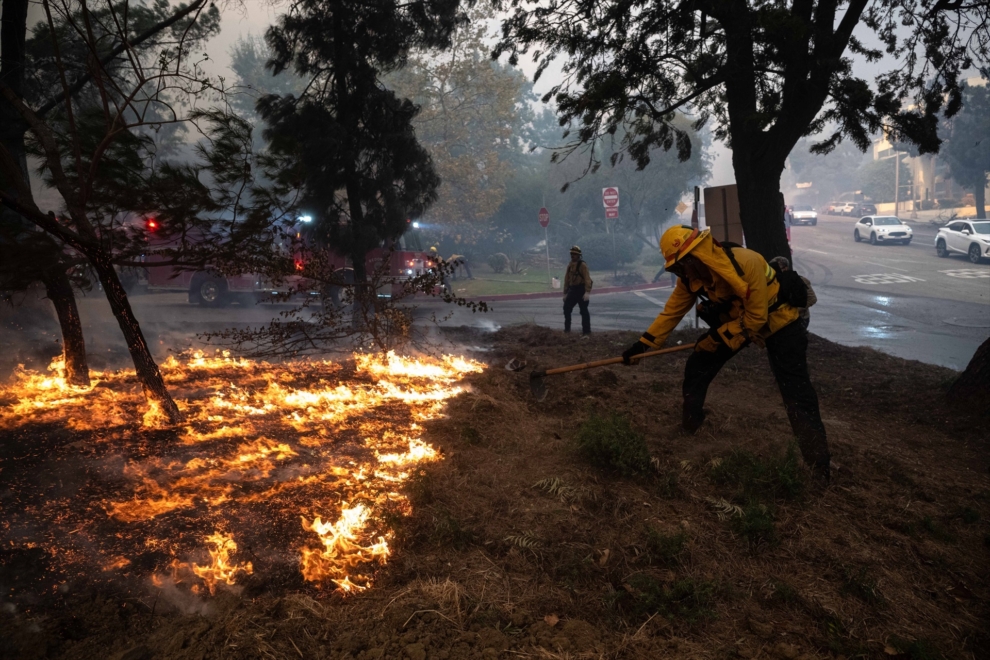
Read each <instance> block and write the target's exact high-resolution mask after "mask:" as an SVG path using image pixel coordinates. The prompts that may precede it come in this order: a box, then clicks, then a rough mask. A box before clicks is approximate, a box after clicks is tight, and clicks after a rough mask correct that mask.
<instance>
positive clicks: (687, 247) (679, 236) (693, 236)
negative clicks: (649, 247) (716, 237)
mask: <svg viewBox="0 0 990 660" xmlns="http://www.w3.org/2000/svg"><path fill="white" fill-rule="evenodd" d="M710 235H711V232H709V231H708V230H707V229H705V230H701V231H699V230H697V229H693V228H691V227H686V226H684V225H679V226H677V227H671V228H670V229H668V230H667V231H665V232H664V233H663V236H661V237H660V252H661V253H663V258H664V260H665V262H666V263H664V268H670V267H671V266H673V265H674V263H675V262H676V261H677V260H678V259H680V258H681V257H683V256H684V255H686V254H687V253H688V252H690V251H691V250H693V249H694V248H696V247H698V246H699V245H701V242H702V241H703V240H704V239H705V238H708V236H710Z"/></svg>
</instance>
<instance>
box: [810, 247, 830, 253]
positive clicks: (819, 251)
mask: <svg viewBox="0 0 990 660" xmlns="http://www.w3.org/2000/svg"><path fill="white" fill-rule="evenodd" d="M805 252H814V253H815V254H828V252H822V251H821V250H812V249H811V248H807V249H805Z"/></svg>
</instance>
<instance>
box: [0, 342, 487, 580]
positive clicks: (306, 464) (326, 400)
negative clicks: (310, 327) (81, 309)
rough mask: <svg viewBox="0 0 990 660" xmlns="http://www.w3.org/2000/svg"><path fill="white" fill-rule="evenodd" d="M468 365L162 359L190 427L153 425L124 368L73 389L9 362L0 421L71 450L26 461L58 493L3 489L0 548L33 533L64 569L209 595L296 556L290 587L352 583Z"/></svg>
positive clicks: (400, 505) (378, 551)
mask: <svg viewBox="0 0 990 660" xmlns="http://www.w3.org/2000/svg"><path fill="white" fill-rule="evenodd" d="M481 368H482V366H481V365H480V364H479V363H477V362H473V361H469V360H464V359H462V358H454V357H448V358H443V359H421V360H415V359H406V358H402V357H399V356H396V355H394V354H391V353H390V354H389V355H387V356H385V357H384V358H382V357H376V356H372V355H357V356H355V359H354V360H352V361H351V362H350V363H345V364H341V363H336V362H300V363H286V364H268V363H264V362H254V361H249V360H244V359H237V358H233V357H231V356H229V355H227V354H219V355H217V356H206V355H204V354H202V353H201V352H196V353H190V354H187V355H182V356H178V357H170V358H169V359H168V360H167V361H165V363H164V364H163V365H162V371H163V373H164V376H165V379H166V381H167V382H168V383H169V385H170V387H171V388H172V389H173V391H174V392H175V394H176V399H177V401H178V404H179V406H180V409H181V410H182V411H183V413H184V414H185V416H186V419H187V422H186V424H185V425H184V426H183V427H181V428H178V429H174V428H166V427H162V426H161V421H160V415H159V414H158V411H157V410H156V408H155V407H154V405H152V406H150V407H149V406H148V404H147V403H146V400H145V398H144V397H143V396H142V395H141V391H140V389H139V387H138V386H137V384H136V382H135V380H134V377H133V373H131V372H126V371H121V372H104V373H94V374H93V385H92V386H91V387H88V388H80V387H74V386H71V385H69V384H67V383H66V382H65V380H64V378H63V377H62V365H61V364H60V362H59V361H56V362H54V363H53V364H52V366H51V367H50V369H49V373H48V374H38V373H32V372H29V371H25V370H23V369H20V370H18V371H17V373H16V374H15V377H14V379H13V382H12V383H11V384H10V385H9V386H8V387H6V388H4V389H3V390H0V400H3V401H4V402H5V403H8V405H6V406H5V407H4V408H3V410H2V412H0V428H2V429H4V430H5V432H6V433H8V434H14V435H18V433H19V432H20V434H21V437H22V440H23V441H26V442H30V439H31V437H32V436H33V435H34V434H36V433H37V432H38V430H39V428H49V429H50V428H53V427H54V428H57V429H58V430H59V431H61V432H68V434H69V436H71V438H73V440H72V441H70V442H66V443H65V444H63V445H62V446H61V447H57V448H54V449H55V452H54V453H55V455H54V456H49V457H41V456H38V457H37V458H38V459H39V460H41V461H43V462H45V463H47V464H48V466H49V467H50V468H51V475H52V477H53V478H55V477H57V478H58V479H59V486H58V488H54V489H53V488H47V489H42V490H39V489H37V488H33V487H32V486H34V485H35V484H32V483H31V481H30V480H29V479H25V480H23V481H19V480H18V479H17V478H16V477H15V482H14V483H11V484H9V487H10V488H11V495H12V497H8V499H7V501H5V507H4V508H5V512H7V513H8V515H6V516H5V532H6V533H5V536H6V540H7V541H8V542H9V543H10V544H11V545H12V546H14V547H17V546H18V545H21V544H24V543H36V541H35V539H36V538H37V537H38V536H39V532H38V530H39V527H40V528H41V530H42V531H41V533H40V536H42V537H43V538H44V539H45V541H44V542H42V543H40V544H38V547H40V548H41V549H42V550H43V551H44V552H45V553H46V554H47V555H48V556H49V557H50V558H51V559H50V561H51V563H52V564H53V565H54V566H53V568H54V569H55V570H56V571H57V572H59V573H61V574H65V575H73V574H79V573H82V574H85V573H87V572H89V571H91V570H92V568H93V567H100V568H101V572H102V573H104V574H106V576H107V579H108V580H110V579H115V578H120V577H128V578H139V579H140V578H149V579H151V580H152V581H153V583H154V584H155V585H156V586H159V587H162V586H163V585H165V583H166V582H170V583H172V584H177V585H184V587H185V588H188V589H189V590H190V591H191V592H193V593H207V592H208V593H209V594H215V593H216V590H217V588H218V585H221V584H222V585H227V586H230V585H235V584H240V583H243V582H245V580H247V579H248V578H249V577H250V576H252V575H256V576H258V579H259V580H262V581H264V580H267V579H270V576H271V575H272V574H278V573H281V574H286V573H289V572H290V571H291V568H290V567H291V566H292V565H294V564H297V563H298V569H297V571H298V573H299V578H300V579H301V580H305V581H308V582H312V583H314V584H316V585H320V586H328V587H330V588H331V589H333V588H337V589H339V590H342V591H344V592H353V591H361V590H363V589H365V588H367V587H368V586H369V585H370V584H371V581H372V574H373V573H374V571H375V570H376V568H377V567H378V566H379V565H380V564H382V563H384V562H385V561H386V558H387V557H388V555H389V552H390V550H389V537H390V536H391V531H390V530H388V529H387V528H385V527H384V526H383V525H382V524H381V520H380V519H381V516H380V515H379V512H380V510H382V509H383V508H386V507H387V508H390V509H391V510H398V511H403V512H406V513H407V512H408V508H409V507H408V501H407V499H406V497H405V496H404V495H403V494H401V492H400V491H399V489H400V487H401V484H402V483H403V482H404V481H405V480H406V479H408V477H409V476H410V474H411V472H410V470H413V469H415V467H416V466H417V465H420V464H422V463H425V462H429V461H433V460H436V459H437V458H438V453H437V451H436V450H435V449H434V448H433V447H432V446H430V445H429V444H427V443H426V442H424V441H423V440H422V438H421V435H422V426H421V425H422V423H423V422H425V421H428V420H431V419H434V418H436V417H437V416H438V415H439V414H440V412H441V410H442V408H443V405H444V402H445V401H446V400H447V399H449V398H450V397H452V396H455V395H457V394H458V393H459V392H461V391H462V388H461V387H460V386H459V385H458V384H457V383H458V381H459V380H461V379H462V378H463V377H464V376H465V375H466V374H468V373H472V372H477V371H480V370H481ZM69 436H66V439H67V440H68V439H69ZM76 437H78V438H79V439H74V438H76ZM39 439H40V438H39ZM23 476H25V477H27V476H28V475H23ZM66 480H69V481H70V482H72V483H71V485H70V486H69V487H66V486H65V482H66ZM324 520H326V522H324ZM28 539H31V540H28ZM289 581H290V582H291V581H292V580H291V579H289Z"/></svg>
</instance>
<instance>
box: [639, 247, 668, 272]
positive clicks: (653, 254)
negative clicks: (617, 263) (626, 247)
mask: <svg viewBox="0 0 990 660" xmlns="http://www.w3.org/2000/svg"><path fill="white" fill-rule="evenodd" d="M640 263H641V264H643V265H644V266H657V267H658V268H659V267H660V266H662V265H664V264H665V263H667V260H666V259H665V258H664V256H663V254H661V253H660V251H659V250H653V249H651V250H650V251H649V253H648V254H647V255H646V256H645V257H643V259H642V260H641V261H640Z"/></svg>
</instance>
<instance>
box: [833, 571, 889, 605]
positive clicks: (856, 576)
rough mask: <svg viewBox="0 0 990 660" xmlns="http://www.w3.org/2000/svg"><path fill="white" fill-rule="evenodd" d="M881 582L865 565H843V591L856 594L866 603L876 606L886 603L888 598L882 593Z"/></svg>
mask: <svg viewBox="0 0 990 660" xmlns="http://www.w3.org/2000/svg"><path fill="white" fill-rule="evenodd" d="M879 586H880V585H879V582H877V580H876V578H874V577H873V576H872V575H870V572H869V571H868V570H867V569H866V567H865V566H861V567H860V568H858V569H852V568H849V567H843V569H842V591H843V592H844V593H847V594H849V595H850V596H855V597H856V598H858V599H860V600H861V601H863V602H864V603H868V604H870V605H873V606H875V607H879V606H881V605H884V604H886V602H887V601H886V599H885V598H884V597H883V594H882V593H880V589H879Z"/></svg>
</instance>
